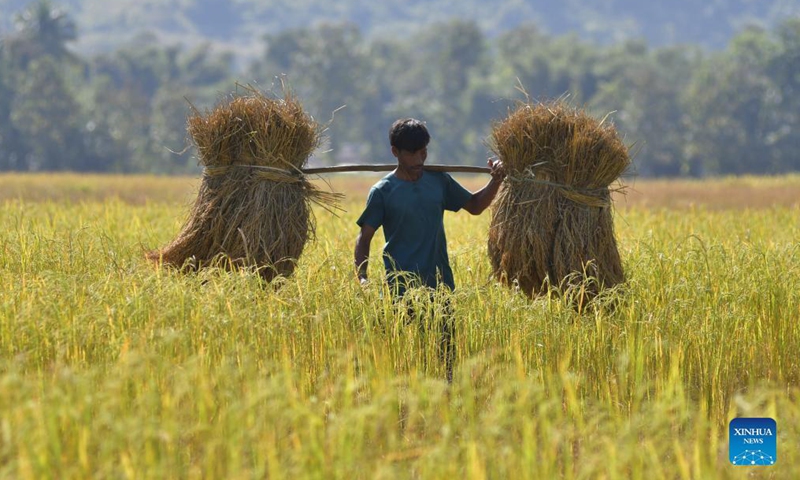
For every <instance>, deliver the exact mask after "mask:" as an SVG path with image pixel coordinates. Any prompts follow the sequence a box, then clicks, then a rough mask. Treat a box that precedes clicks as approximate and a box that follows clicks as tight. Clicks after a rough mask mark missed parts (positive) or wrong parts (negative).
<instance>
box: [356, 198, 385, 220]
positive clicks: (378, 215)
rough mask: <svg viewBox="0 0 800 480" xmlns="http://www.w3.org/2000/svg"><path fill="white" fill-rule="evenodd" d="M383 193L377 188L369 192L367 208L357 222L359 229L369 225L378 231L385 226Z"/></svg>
mask: <svg viewBox="0 0 800 480" xmlns="http://www.w3.org/2000/svg"><path fill="white" fill-rule="evenodd" d="M383 213H384V208H383V193H382V192H381V191H380V190H379V189H378V188H375V187H372V189H371V190H370V191H369V196H368V197H367V206H366V207H365V208H364V213H362V214H361V216H360V217H359V218H358V220H356V224H358V226H359V227H363V226H364V225H369V226H370V227H372V228H374V229H375V230H377V229H378V228H379V227H380V226H381V225H383Z"/></svg>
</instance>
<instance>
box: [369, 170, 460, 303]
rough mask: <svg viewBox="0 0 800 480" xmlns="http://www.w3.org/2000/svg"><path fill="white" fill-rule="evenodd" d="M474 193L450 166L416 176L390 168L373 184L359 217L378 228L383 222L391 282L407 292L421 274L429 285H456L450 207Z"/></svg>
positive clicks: (384, 254)
mask: <svg viewBox="0 0 800 480" xmlns="http://www.w3.org/2000/svg"><path fill="white" fill-rule="evenodd" d="M471 197H472V193H470V191H469V190H467V189H465V188H464V187H463V186H461V184H459V183H458V182H457V181H455V180H454V179H453V177H451V176H450V175H448V174H447V173H444V172H431V171H424V172H423V174H422V177H420V178H419V180H417V181H415V182H410V181H406V180H401V179H399V178H397V176H395V174H394V173H390V174H389V175H387V176H385V177H383V178H382V179H381V180H380V181H379V182H378V183H376V184H375V185H374V186H373V187H372V189H371V190H370V192H369V197H368V199H367V206H366V208H365V209H364V213H362V214H361V217H360V218H359V219H358V221H357V222H356V223H358V225H359V226H360V227H363V226H364V225H369V226H371V227H373V228H375V229H376V230H377V229H378V228H380V227H383V234H384V237H385V238H386V243H385V244H384V246H383V260H384V266H385V267H386V274H387V278H388V280H389V284H390V286H392V287H394V288H397V289H398V290H399V293H400V294H402V293H403V292H404V291H405V286H406V283H407V282H408V281H414V280H415V279H417V278H418V279H419V281H420V282H421V283H422V285H427V286H429V287H433V288H436V286H437V285H438V284H439V283H440V282H441V283H443V284H445V285H447V286H448V287H450V288H451V289H454V288H455V282H454V281H453V271H452V270H451V269H450V260H449V258H448V256H447V239H446V238H445V234H444V222H443V220H444V211H445V210H450V211H453V212H457V211H458V210H460V209H461V208H462V207H463V206H464V204H466V203H467V201H468V200H469V199H470V198H471ZM408 273H411V274H412V275H410V276H409V275H407V274H408Z"/></svg>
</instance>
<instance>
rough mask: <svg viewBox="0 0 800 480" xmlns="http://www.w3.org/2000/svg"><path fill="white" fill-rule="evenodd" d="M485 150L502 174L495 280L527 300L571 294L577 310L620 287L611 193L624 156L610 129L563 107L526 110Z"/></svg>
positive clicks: (495, 223) (492, 250) (492, 241)
mask: <svg viewBox="0 0 800 480" xmlns="http://www.w3.org/2000/svg"><path fill="white" fill-rule="evenodd" d="M488 143H489V147H490V148H491V149H492V151H493V152H494V153H495V154H496V155H497V156H498V157H499V158H500V159H501V160H502V161H503V163H504V165H505V169H506V173H507V177H506V180H505V182H504V183H505V184H504V188H503V189H502V190H501V192H500V193H499V194H498V198H497V200H496V203H495V207H494V210H493V215H492V222H491V226H490V229H489V242H488V243H489V256H490V260H491V264H492V269H493V273H494V275H495V277H496V278H498V279H499V280H500V281H502V282H504V283H507V284H509V285H511V284H516V285H518V286H519V288H520V289H521V290H522V291H524V292H525V293H526V294H528V295H529V296H534V295H538V294H541V293H544V292H546V291H547V290H548V289H549V288H551V287H557V291H562V292H563V291H569V290H573V289H574V288H575V287H577V288H578V289H579V290H578V293H579V294H580V295H581V298H580V304H581V305H583V302H584V300H585V299H588V298H591V297H593V296H594V295H595V294H596V293H597V292H599V290H600V289H602V288H603V287H610V286H613V285H616V284H618V283H621V282H622V281H624V272H623V269H622V263H621V260H620V256H619V251H618V250H617V243H616V239H615V236H614V223H613V217H612V209H611V208H612V205H611V192H610V188H609V187H610V186H611V184H612V183H613V182H615V181H616V180H617V179H618V178H619V177H620V175H622V173H623V172H624V171H625V170H626V169H627V168H628V166H629V164H630V157H629V155H628V149H627V147H626V146H625V145H624V143H623V142H622V140H621V139H620V138H619V136H618V134H617V131H616V129H615V128H614V127H613V125H611V124H610V123H606V122H604V121H598V120H596V119H594V118H592V117H591V116H589V115H588V114H586V113H585V112H583V111H581V110H578V109H575V108H573V107H570V106H569V105H566V104H565V103H564V102H563V101H553V102H548V103H540V104H535V105H532V104H530V103H525V104H522V105H521V106H519V107H518V108H517V109H516V110H514V111H513V112H511V113H510V114H509V116H508V117H507V118H506V119H504V120H502V121H500V122H497V123H496V124H495V125H493V129H492V133H491V136H490V138H489V141H488ZM620 188H621V187H620ZM573 291H574V290H573Z"/></svg>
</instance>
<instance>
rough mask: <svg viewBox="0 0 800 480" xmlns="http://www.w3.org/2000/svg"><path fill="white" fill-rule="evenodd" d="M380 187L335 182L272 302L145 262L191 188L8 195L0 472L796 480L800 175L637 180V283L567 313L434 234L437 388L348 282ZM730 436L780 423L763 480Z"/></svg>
mask: <svg viewBox="0 0 800 480" xmlns="http://www.w3.org/2000/svg"><path fill="white" fill-rule="evenodd" d="M376 178H377V177H369V176H345V175H342V176H338V177H336V178H332V179H331V180H330V184H331V186H332V187H333V188H334V189H335V190H336V191H339V192H342V193H344V194H345V196H346V197H345V200H344V203H343V207H344V209H345V211H343V212H341V213H340V214H339V215H338V216H334V215H331V214H330V213H328V212H327V211H324V210H318V211H316V216H317V239H316V241H314V242H311V243H309V245H308V246H307V248H306V250H305V252H304V253H303V256H302V257H301V258H300V261H299V264H298V266H297V268H296V270H295V273H294V275H293V276H292V277H291V278H288V279H285V280H279V281H277V282H275V283H273V284H271V285H267V286H265V285H264V284H263V283H262V281H261V279H260V277H259V276H258V275H257V274H254V273H251V272H236V273H231V272H226V271H220V270H211V271H202V272H199V273H195V274H190V275H179V274H176V273H175V272H172V271H170V270H166V269H164V270H157V269H154V268H153V267H152V266H151V265H150V264H149V263H148V262H147V261H146V260H145V258H144V254H145V252H147V251H148V250H150V249H152V248H155V247H158V246H160V245H164V244H165V243H167V242H168V241H169V240H170V239H172V238H174V236H175V234H176V233H177V232H178V231H179V229H180V227H181V225H182V224H183V221H184V220H185V218H186V215H187V213H188V210H189V207H190V205H191V202H192V201H193V199H194V195H195V194H196V191H197V186H198V181H197V180H196V179H192V178H165V177H144V176H142V177H105V176H76V175H10V174H8V175H0V478H14V479H17V478H19V479H29V478H37V479H38V478H64V479H73V478H74V479H85V478H132V479H138V478H232V479H238V478H248V479H249V478H293V479H294V478H319V479H323V478H324V479H328V478H348V479H349V478H477V479H480V478H568V479H582V478H647V479H650V478H800V386H799V385H800V293H798V292H800V242H799V241H798V238H800V237H799V236H800V231H798V230H799V228H800V223H799V222H798V220H800V218H799V217H800V209H799V208H800V207H798V205H797V201H798V200H797V199H798V198H800V177H780V178H740V179H719V180H707V181H705V182H699V181H686V182H675V181H672V182H669V181H659V182H646V181H641V180H637V181H635V182H634V181H630V182H629V183H630V184H631V188H629V190H628V194H627V196H625V197H617V198H616V205H617V210H616V212H615V229H616V232H617V235H618V242H619V249H620V254H621V256H622V261H623V265H624V267H625V271H626V275H627V279H628V280H627V282H626V283H625V284H623V285H621V286H620V287H618V288H617V289H615V290H613V291H610V292H607V294H606V295H604V296H603V297H602V298H601V300H602V301H601V302H599V303H598V306H597V308H593V309H589V310H588V311H585V312H583V313H581V314H578V313H577V312H576V311H575V310H574V309H573V308H571V306H569V305H567V304H565V303H564V302H563V301H562V300H560V299H559V298H557V297H551V298H541V299H538V300H533V301H532V300H528V299H527V297H525V295H523V294H521V293H519V292H514V291H513V290H510V289H508V288H506V287H504V286H501V285H499V284H497V283H496V282H495V281H493V280H492V279H491V266H490V264H489V259H488V256H487V247H486V235H487V231H488V228H489V222H490V214H489V213H488V212H487V213H486V214H484V215H483V216H481V217H472V216H469V215H468V214H466V213H459V214H448V215H447V216H446V217H445V221H446V229H447V235H448V243H449V249H450V255H451V262H452V264H453V270H454V273H455V277H456V284H457V285H458V290H457V291H456V292H455V293H454V294H453V304H454V307H455V311H456V319H457V332H456V342H457V362H456V369H455V375H454V381H453V384H452V385H448V384H447V383H446V382H445V381H444V372H443V369H442V365H441V364H440V362H439V361H437V358H436V341H437V338H436V337H435V335H431V334H429V332H431V331H433V329H434V328H435V327H434V326H427V328H420V326H419V325H406V324H405V323H404V321H403V319H400V318H398V317H397V315H396V314H395V312H394V311H393V308H392V306H391V303H390V302H389V301H388V299H387V296H386V295H384V292H383V291H382V289H381V286H380V282H378V281H375V280H373V282H372V283H371V285H369V286H368V287H367V288H361V287H360V286H359V285H358V284H357V282H356V281H355V274H354V269H353V267H352V250H353V244H354V240H355V235H356V233H357V227H356V226H355V219H356V218H357V216H358V215H359V213H360V209H361V207H362V205H363V202H364V198H365V195H366V193H367V189H368V188H369V185H371V184H372V183H373V182H374V181H375V179H376ZM461 180H462V181H463V182H464V183H465V184H466V185H469V186H470V187H475V186H477V184H478V183H480V182H481V181H482V180H483V179H482V178H471V177H464V178H462V179H461ZM377 237H378V240H376V241H375V242H373V248H372V254H373V260H372V262H371V265H370V269H371V272H370V273H371V278H372V279H379V278H380V276H381V272H382V265H381V261H380V260H379V256H378V255H379V252H380V240H381V239H382V235H381V234H380V233H379V234H378V236H377ZM740 416H745V417H771V418H774V419H775V420H776V422H777V428H778V436H777V445H778V458H777V464H776V465H775V466H772V467H735V466H733V465H731V464H730V462H729V460H728V440H727V435H728V422H729V421H730V420H731V419H732V418H735V417H740Z"/></svg>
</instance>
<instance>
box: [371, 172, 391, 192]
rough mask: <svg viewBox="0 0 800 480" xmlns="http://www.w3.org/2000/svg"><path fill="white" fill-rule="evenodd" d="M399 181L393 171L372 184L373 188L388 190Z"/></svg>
mask: <svg viewBox="0 0 800 480" xmlns="http://www.w3.org/2000/svg"><path fill="white" fill-rule="evenodd" d="M396 183H397V179H396V178H395V176H394V174H393V173H390V174H388V175H386V176H385V177H383V178H381V179H380V180H378V181H377V182H375V184H374V185H373V186H372V188H371V190H379V191H383V192H386V191H387V190H391V189H392V188H393V187H394V185H395V184H396Z"/></svg>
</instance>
